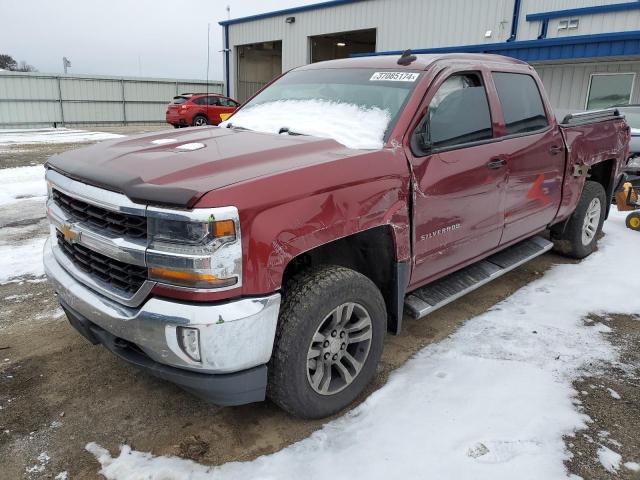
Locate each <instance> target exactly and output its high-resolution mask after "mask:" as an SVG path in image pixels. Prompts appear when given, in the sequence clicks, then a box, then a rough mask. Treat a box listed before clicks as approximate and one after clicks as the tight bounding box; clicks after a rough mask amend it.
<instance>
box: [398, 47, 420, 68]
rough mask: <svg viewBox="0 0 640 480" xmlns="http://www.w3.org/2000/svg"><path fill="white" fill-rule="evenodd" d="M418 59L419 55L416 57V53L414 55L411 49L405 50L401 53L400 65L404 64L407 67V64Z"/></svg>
mask: <svg viewBox="0 0 640 480" xmlns="http://www.w3.org/2000/svg"><path fill="white" fill-rule="evenodd" d="M417 59H418V57H416V56H415V55H413V54H412V53H411V50H410V49H409V50H405V51H404V52H403V53H402V55H400V58H399V59H398V65H402V66H404V67H406V66H407V65H410V64H411V63H413V62H415V61H416V60H417Z"/></svg>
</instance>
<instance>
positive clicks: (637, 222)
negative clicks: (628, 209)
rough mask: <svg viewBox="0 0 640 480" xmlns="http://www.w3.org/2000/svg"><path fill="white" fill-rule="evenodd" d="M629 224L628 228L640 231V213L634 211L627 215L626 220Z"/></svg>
mask: <svg viewBox="0 0 640 480" xmlns="http://www.w3.org/2000/svg"><path fill="white" fill-rule="evenodd" d="M624 223H625V224H626V225H627V228H630V229H631V230H635V231H636V232H640V213H639V212H632V213H630V214H629V215H627V219H626V220H625V222H624Z"/></svg>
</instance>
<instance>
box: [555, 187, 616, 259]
mask: <svg viewBox="0 0 640 480" xmlns="http://www.w3.org/2000/svg"><path fill="white" fill-rule="evenodd" d="M605 214H606V193H605V191H604V188H603V187H602V185H601V184H599V183H598V182H592V181H587V182H585V184H584V188H583V190H582V195H581V196H580V199H579V200H578V204H577V205H576V209H575V210H574V211H573V213H572V214H571V217H569V220H568V222H567V223H566V224H560V225H556V226H554V227H553V228H552V229H551V238H552V240H553V243H554V245H555V248H556V250H558V251H559V252H560V253H563V254H565V255H567V256H569V257H573V258H584V257H586V256H588V255H590V254H591V253H593V252H594V250H595V249H596V246H597V242H598V237H599V236H600V232H601V231H602V224H603V223H604V217H605ZM563 227H564V228H563Z"/></svg>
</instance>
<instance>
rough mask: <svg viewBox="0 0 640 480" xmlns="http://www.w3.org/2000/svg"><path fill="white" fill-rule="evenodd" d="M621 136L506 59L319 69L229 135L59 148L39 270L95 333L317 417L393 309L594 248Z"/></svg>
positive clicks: (615, 122) (376, 342)
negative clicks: (555, 102) (560, 101)
mask: <svg viewBox="0 0 640 480" xmlns="http://www.w3.org/2000/svg"><path fill="white" fill-rule="evenodd" d="M628 148H629V129H628V127H627V125H626V124H625V121H624V118H623V117H621V116H620V115H619V114H618V112H617V111H600V112H586V113H583V114H578V115H575V116H568V117H567V118H565V119H564V121H563V122H562V123H560V124H558V123H557V121H556V119H555V117H554V115H553V112H552V111H551V108H550V106H549V102H548V100H547V98H546V96H545V93H544V89H543V86H542V83H541V82H540V79H539V78H538V76H537V75H536V73H535V71H534V70H533V68H532V67H530V66H529V65H527V64H525V63H523V62H520V61H517V60H513V59H509V58H504V57H499V56H492V55H471V54H468V55H466V54H450V55H419V56H413V55H410V54H406V55H403V56H402V57H400V58H398V57H391V56H378V57H369V58H357V59H346V60H336V61H331V62H324V63H316V64H313V65H307V66H303V67H300V68H297V69H294V70H292V71H290V72H288V73H286V74H284V75H283V76H281V77H280V78H278V79H276V80H275V81H274V82H272V83H271V84H270V85H268V86H266V87H265V88H264V89H263V90H262V91H261V92H259V93H258V94H257V95H256V96H255V97H253V98H252V99H250V100H249V101H248V102H247V103H246V104H245V105H243V106H242V107H241V108H240V109H239V110H238V111H237V112H236V113H234V115H233V116H232V117H231V118H230V119H229V120H228V121H227V122H225V123H224V124H222V126H221V127H208V128H201V129H188V130H181V131H175V132H155V133H152V134H145V135H141V136H136V137H129V138H125V139H117V140H112V141H107V142H104V143H101V144H98V145H94V146H90V147H86V148H83V149H78V150H74V151H71V152H67V153H63V154H61V155H55V156H53V157H51V158H50V159H49V160H48V162H47V165H46V167H47V173H46V178H47V182H48V188H49V197H48V201H47V209H48V217H49V220H50V222H51V237H50V239H49V240H48V242H47V244H46V246H45V252H44V263H45V268H46V272H47V275H48V277H49V279H50V281H51V283H52V284H53V287H54V289H55V291H56V292H57V294H58V296H59V300H60V303H61V304H62V307H63V308H64V310H65V311H66V313H67V316H68V318H69V320H70V322H71V324H72V325H73V326H74V327H75V328H76V329H77V330H78V331H79V332H80V333H82V334H83V335H85V336H86V337H87V338H88V339H89V340H90V341H91V342H93V343H95V344H102V345H103V346H105V347H106V348H108V349H109V350H111V351H112V352H113V353H115V354H116V355H118V356H120V357H121V358H123V359H125V360H127V361H129V362H131V363H133V364H136V365H138V366H139V367H142V368H143V369H146V370H147V371H148V372H150V373H151V374H153V375H156V376H158V377H161V378H164V379H167V380H169V381H172V382H174V383H176V384H178V385H180V386H181V387H183V388H184V389H186V390H188V391H191V392H193V393H195V394H197V395H199V396H201V397H203V398H205V399H207V400H209V401H211V402H214V403H217V404H223V405H236V404H242V403H248V402H254V401H260V400H263V399H264V398H265V396H268V397H269V398H271V400H272V401H273V402H275V403H276V404H277V405H279V406H281V407H282V408H284V409H285V410H287V411H289V412H291V413H293V414H295V415H299V416H302V417H323V416H326V415H330V414H332V413H335V412H337V411H339V410H340V409H342V408H344V407H346V406H348V405H349V404H350V403H351V402H352V401H353V400H354V399H356V397H358V395H359V394H360V393H361V392H362V391H363V389H364V388H365V386H366V385H367V384H368V383H369V382H370V381H371V379H372V378H373V376H374V375H375V372H376V365H377V363H378V361H379V359H380V355H381V352H382V349H383V340H384V337H385V334H386V333H387V332H391V333H398V332H399V331H400V329H401V326H402V318H403V313H405V314H408V315H412V316H414V317H421V316H423V315H426V314H428V313H429V312H431V311H433V310H435V309H437V308H439V307H441V306H442V305H445V304H446V303H448V302H450V301H452V300H455V299H457V298H459V297H460V296H461V295H463V294H465V293H466V292H469V291H471V290H473V289H474V288H477V287H479V286H481V285H483V284H485V283H487V282H488V281H490V280H492V279H494V278H497V277H498V276H500V275H502V274H504V273H505V272H508V271H509V270H511V269H513V268H516V267H517V266H518V265H520V264H522V263H523V262H525V261H527V260H529V259H531V258H533V257H535V256H537V255H540V254H542V253H544V252H546V251H548V250H549V249H550V248H552V246H554V245H555V246H556V248H557V250H558V251H560V252H562V253H564V254H567V255H570V256H572V257H575V258H583V257H586V256H587V255H589V254H590V253H592V252H593V251H594V250H595V248H596V242H597V240H598V236H599V234H600V232H601V229H602V225H603V222H604V220H605V218H606V217H607V213H608V209H609V208H610V204H611V196H612V192H613V191H614V190H615V188H616V186H617V185H616V183H617V182H618V180H619V178H620V174H621V170H622V167H623V165H624V163H625V160H626V158H627V154H628ZM545 231H549V232H550V233H549V236H548V237H546V238H550V239H551V241H549V240H547V239H545V237H544V236H539V234H540V233H542V232H545ZM594 281H596V279H594ZM479 341H482V340H481V339H479ZM78 367H80V366H78ZM82 368H86V367H82Z"/></svg>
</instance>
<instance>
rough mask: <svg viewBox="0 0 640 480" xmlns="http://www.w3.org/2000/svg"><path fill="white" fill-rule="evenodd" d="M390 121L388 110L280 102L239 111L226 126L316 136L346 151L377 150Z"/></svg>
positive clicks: (337, 104)
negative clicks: (330, 141)
mask: <svg viewBox="0 0 640 480" xmlns="http://www.w3.org/2000/svg"><path fill="white" fill-rule="evenodd" d="M390 121H391V115H390V114H389V112H388V111H387V110H382V109H380V108H377V107H372V108H364V107H360V106H358V105H354V104H347V103H336V102H327V101H324V100H282V101H277V102H268V103H263V104H260V105H256V106H254V107H248V108H243V109H240V110H238V111H237V112H236V113H235V114H234V115H233V117H231V118H230V119H229V120H227V121H225V122H222V123H221V124H220V126H221V127H226V126H227V125H228V124H229V123H231V124H233V126H236V127H243V128H248V129H249V130H255V131H258V132H265V133H278V132H279V131H280V129H281V128H283V127H286V128H289V129H290V130H291V131H292V132H295V133H301V134H304V135H311V136H315V137H323V138H332V139H334V140H335V141H336V142H338V143H341V144H342V145H344V146H346V147H347V148H354V149H363V150H379V149H381V148H382V146H383V144H384V134H385V131H386V130H387V127H388V126H389V122H390Z"/></svg>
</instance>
